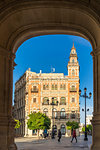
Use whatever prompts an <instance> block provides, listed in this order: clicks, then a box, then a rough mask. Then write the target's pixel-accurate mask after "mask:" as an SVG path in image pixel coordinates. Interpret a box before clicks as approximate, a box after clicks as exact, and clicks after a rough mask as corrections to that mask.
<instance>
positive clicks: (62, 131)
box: [61, 124, 66, 135]
mask: <svg viewBox="0 0 100 150" xmlns="http://www.w3.org/2000/svg"><path fill="white" fill-rule="evenodd" d="M65 133H66V128H65V125H64V124H62V125H61V134H62V135H65Z"/></svg>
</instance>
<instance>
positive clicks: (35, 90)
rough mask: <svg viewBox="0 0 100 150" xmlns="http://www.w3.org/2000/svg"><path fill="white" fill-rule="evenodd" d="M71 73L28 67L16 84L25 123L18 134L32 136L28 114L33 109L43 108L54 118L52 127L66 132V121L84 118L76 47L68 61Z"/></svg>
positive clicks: (18, 112)
mask: <svg viewBox="0 0 100 150" xmlns="http://www.w3.org/2000/svg"><path fill="white" fill-rule="evenodd" d="M67 69H68V76H64V74H63V73H42V71H40V73H38V74H37V73H35V72H32V71H31V70H30V69H28V70H27V71H26V72H25V73H24V75H23V76H22V77H21V78H20V79H19V80H18V81H17V82H16V84H15V112H16V118H17V119H19V120H20V121H21V123H22V125H21V127H20V129H18V130H17V134H18V135H21V136H27V135H29V136H32V135H34V134H36V133H35V132H34V131H31V130H29V129H27V118H28V115H29V114H30V113H31V112H38V111H41V112H43V113H45V114H46V115H48V116H49V117H50V118H51V128H52V127H54V128H55V131H57V129H61V132H62V134H65V133H66V122H67V121H68V120H70V121H72V120H75V121H77V122H80V109H79V63H78V60H77V53H76V49H75V47H74V44H73V47H72V49H71V52H70V57H69V62H68V65H67Z"/></svg>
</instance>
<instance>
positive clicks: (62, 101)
mask: <svg viewBox="0 0 100 150" xmlns="http://www.w3.org/2000/svg"><path fill="white" fill-rule="evenodd" d="M60 105H66V98H65V97H61V98H60Z"/></svg>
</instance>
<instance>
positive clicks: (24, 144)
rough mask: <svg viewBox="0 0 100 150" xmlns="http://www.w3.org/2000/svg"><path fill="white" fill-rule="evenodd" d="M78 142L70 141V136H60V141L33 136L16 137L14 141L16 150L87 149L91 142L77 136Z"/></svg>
mask: <svg viewBox="0 0 100 150" xmlns="http://www.w3.org/2000/svg"><path fill="white" fill-rule="evenodd" d="M77 139H78V142H77V143H76V142H75V141H73V143H71V142H70V141H71V138H68V137H67V138H66V137H62V139H61V142H58V141H57V138H56V139H47V140H46V139H42V140H37V139H34V138H17V139H15V142H16V144H17V147H18V150H89V148H88V146H89V143H91V139H92V138H89V141H84V140H83V139H84V137H83V136H81V137H78V138H77Z"/></svg>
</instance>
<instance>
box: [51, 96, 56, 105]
mask: <svg viewBox="0 0 100 150" xmlns="http://www.w3.org/2000/svg"><path fill="white" fill-rule="evenodd" d="M52 103H53V104H55V105H56V104H57V97H52Z"/></svg>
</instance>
